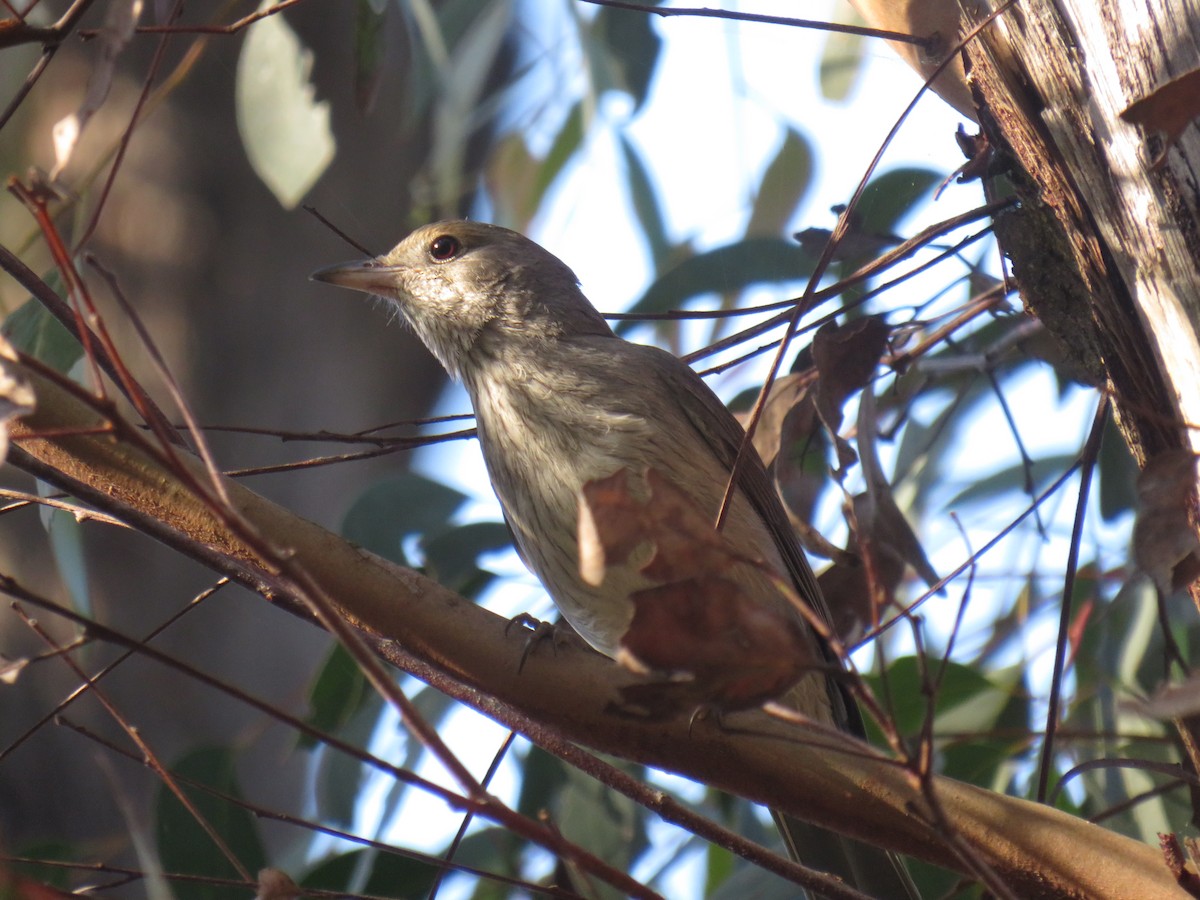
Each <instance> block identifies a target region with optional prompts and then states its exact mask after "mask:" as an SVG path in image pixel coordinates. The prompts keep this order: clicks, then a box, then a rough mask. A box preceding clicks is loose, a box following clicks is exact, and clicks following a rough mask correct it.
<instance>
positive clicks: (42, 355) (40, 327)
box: [0, 297, 83, 372]
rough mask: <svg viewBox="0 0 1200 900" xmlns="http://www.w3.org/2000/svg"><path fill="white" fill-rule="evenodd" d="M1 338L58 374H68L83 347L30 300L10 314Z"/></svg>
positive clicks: (0, 330)
mask: <svg viewBox="0 0 1200 900" xmlns="http://www.w3.org/2000/svg"><path fill="white" fill-rule="evenodd" d="M0 334H2V335H3V336H4V337H6V338H8V339H9V341H10V342H11V343H12V345H13V346H14V347H16V348H17V349H18V350H21V351H24V352H25V353H28V354H29V355H30V356H32V357H35V358H36V359H39V360H41V361H42V362H44V363H45V364H46V365H48V366H50V367H51V368H52V369H54V370H55V371H58V372H69V371H70V370H71V367H72V366H74V365H75V363H77V362H78V361H79V360H80V359H82V358H83V346H82V345H81V344H80V343H79V341H77V340H75V337H74V336H73V335H72V334H71V332H69V331H67V329H66V328H65V327H64V326H63V324H62V323H61V322H59V321H58V319H56V318H54V316H52V315H50V313H49V311H48V310H47V309H46V307H44V306H42V304H41V303H39V302H38V301H37V300H35V299H33V298H32V297H31V298H29V299H28V300H26V301H25V302H24V303H22V304H21V305H20V306H19V307H18V308H17V309H16V310H15V311H14V312H12V313H10V314H9V315H8V317H7V318H6V319H5V320H4V324H3V326H0Z"/></svg>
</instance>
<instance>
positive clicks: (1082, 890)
mask: <svg viewBox="0 0 1200 900" xmlns="http://www.w3.org/2000/svg"><path fill="white" fill-rule="evenodd" d="M31 380H32V381H33V382H34V387H35V390H36V392H37V395H38V404H39V406H38V411H37V413H36V414H34V415H32V416H30V417H29V418H28V419H26V420H25V421H23V422H21V423H18V424H17V426H16V428H15V429H14V434H13V437H14V440H15V443H16V446H17V447H19V448H20V452H19V453H18V454H17V455H16V458H15V459H14V461H15V462H17V464H18V465H22V466H24V467H26V468H29V469H31V470H35V471H36V472H37V474H39V475H41V476H43V477H47V476H49V477H52V478H53V480H54V481H55V483H56V484H57V485H58V486H59V487H63V488H65V489H69V490H71V491H72V492H73V493H76V494H78V495H79V496H81V497H83V498H84V499H86V500H88V501H89V502H92V503H94V504H96V505H97V506H99V507H101V508H103V509H104V510H105V511H106V512H110V513H113V514H116V515H118V516H120V517H121V518H123V519H125V520H126V521H129V522H130V523H131V524H133V525H134V526H135V527H138V528H139V529H141V530H143V531H145V532H146V533H148V534H150V535H152V536H154V537H156V538H158V539H160V540H162V541H164V542H166V543H168V544H170V545H171V546H174V547H177V548H179V549H180V550H181V551H183V552H186V553H188V554H189V555H191V556H193V557H196V558H198V559H201V560H203V561H204V562H205V563H207V564H209V565H211V566H212V567H213V568H215V569H217V570H219V571H221V572H224V573H227V574H230V575H232V576H234V577H236V578H238V579H239V580H241V581H243V582H246V583H249V584H251V585H253V586H255V587H257V588H259V589H261V590H263V591H264V592H265V593H267V594H268V595H272V594H274V595H276V596H281V595H280V592H279V585H278V582H277V579H276V576H275V575H274V573H272V572H271V571H270V570H269V569H267V568H264V567H263V566H262V565H260V563H259V561H258V560H257V558H256V556H255V554H254V553H253V552H251V551H250V550H249V549H248V548H247V547H245V546H244V545H242V544H241V543H240V542H239V541H237V540H236V538H234V537H233V535H232V534H231V533H230V532H229V530H228V529H227V528H225V527H224V526H223V525H222V524H221V522H220V521H219V520H218V518H217V517H216V516H215V515H214V514H213V513H212V511H211V510H210V509H208V508H207V507H206V506H205V505H204V504H203V503H202V502H201V501H199V500H198V499H196V498H195V497H194V496H192V494H191V493H190V492H189V491H188V490H187V489H186V488H185V486H184V485H183V483H182V482H181V481H179V480H178V479H177V478H175V477H174V476H173V475H172V474H171V473H170V472H168V471H166V470H165V469H163V468H161V467H160V466H159V465H157V463H155V462H154V461H153V460H152V459H150V458H149V457H148V456H146V455H145V454H143V453H141V452H140V451H138V450H135V449H133V448H131V447H127V446H125V445H122V444H121V443H118V442H117V441H115V440H114V439H113V438H111V437H109V436H104V435H97V434H95V433H94V432H95V430H96V426H97V425H98V424H99V418H98V415H97V414H96V413H94V412H92V411H91V410H89V409H88V408H87V407H86V406H85V405H84V404H83V403H82V402H80V401H79V400H78V399H76V398H74V397H72V396H71V395H70V394H68V393H67V392H66V391H64V390H63V389H61V388H60V387H58V386H57V385H55V384H54V383H52V382H49V381H47V380H45V379H43V378H41V377H38V376H36V375H31ZM72 430H74V431H76V432H88V431H90V432H93V433H91V434H83V433H77V434H75V435H70V434H69V433H70V432H71V431H72ZM50 432H53V433H54V434H56V435H58V436H57V437H53V438H46V437H39V436H38V435H39V433H42V434H46V433H50ZM189 464H190V465H194V466H195V470H196V471H195V477H196V478H203V477H204V473H203V471H202V469H201V467H200V465H199V463H198V462H189ZM226 490H227V491H228V492H229V496H230V499H231V502H232V503H233V504H234V505H235V506H236V507H237V509H238V510H239V511H240V513H241V514H242V515H244V516H245V517H246V518H247V519H248V520H249V521H250V522H252V523H253V524H254V525H255V526H256V527H257V528H258V529H259V530H260V532H261V533H262V534H265V535H268V536H270V538H271V539H272V540H273V542H274V544H275V546H277V547H280V548H285V549H286V550H288V551H290V553H291V554H292V558H293V559H294V560H295V561H296V562H297V563H298V564H300V565H303V566H304V567H306V568H307V570H308V572H309V573H310V574H311V576H312V578H313V579H315V580H316V581H317V582H318V583H320V584H321V586H322V587H323V589H324V590H325V591H326V592H327V593H328V594H329V595H330V596H332V597H334V598H336V599H337V600H338V602H339V604H340V605H341V608H342V610H343V612H344V613H345V615H346V617H347V618H348V619H349V620H350V621H352V622H354V623H355V624H357V625H359V626H360V627H361V628H363V629H364V630H365V631H367V632H368V633H370V634H372V635H375V636H376V637H377V638H379V639H382V640H384V641H392V642H395V646H396V648H397V650H398V651H399V652H398V653H397V654H396V655H397V657H398V658H402V659H403V658H408V659H411V661H412V663H413V664H412V665H410V668H412V669H414V670H417V671H421V670H426V671H428V670H431V669H432V670H434V671H440V672H444V673H449V674H450V675H452V676H454V678H456V679H458V680H459V681H461V683H462V687H461V689H460V690H459V691H458V692H457V693H458V694H459V696H460V697H461V698H462V699H464V700H465V701H466V702H470V703H472V705H474V706H475V707H476V708H477V709H480V710H481V711H482V712H484V713H485V714H487V715H489V716H492V717H493V718H496V719H498V720H500V721H502V722H505V723H506V724H514V725H519V724H521V722H522V721H523V719H524V717H528V718H529V719H532V720H534V721H536V722H538V723H540V724H541V725H542V726H543V727H545V728H548V729H551V730H552V731H554V732H557V733H558V734H560V735H562V736H563V738H565V739H567V740H570V741H575V742H578V743H581V744H585V745H587V746H590V747H593V748H595V749H597V750H600V751H603V752H607V753H612V754H615V755H618V756H622V757H625V758H627V759H632V760H635V761H637V762H640V763H643V764H647V765H652V766H656V767H658V768H661V769H665V770H669V771H673V772H679V773H682V774H684V775H687V776H689V777H692V778H695V779H697V780H699V781H702V782H705V783H708V784H711V785H714V786H716V787H719V788H721V789H724V790H728V791H730V792H733V793H736V794H739V795H742V796H745V797H748V798H750V799H752V800H755V801H758V802H762V803H769V804H770V805H771V806H773V807H777V808H780V809H782V810H784V811H786V812H788V813H789V814H792V815H796V816H798V817H800V818H804V819H808V820H811V821H814V822H817V823H819V824H821V825H824V826H827V827H831V828H834V829H837V830H839V831H842V832H844V833H846V834H850V835H853V836H857V837H860V838H863V839H866V840H869V841H871V842H873V843H878V844H880V845H883V846H886V847H890V848H893V849H896V850H900V851H902V852H905V853H909V854H912V855H914V856H917V857H920V858H922V859H926V860H929V861H931V862H934V863H937V864H940V865H944V866H947V867H949V868H954V869H961V866H962V864H961V863H960V862H959V861H958V856H957V855H956V854H955V853H954V852H953V851H952V850H951V849H950V848H949V847H948V845H947V841H946V840H944V839H943V835H941V834H939V833H938V832H936V831H935V830H934V829H933V828H931V827H930V826H928V825H927V824H924V823H925V822H926V821H928V817H927V816H924V815H922V813H921V811H922V810H924V809H925V808H926V801H925V799H924V797H923V796H922V791H921V789H920V787H919V785H917V784H916V783H915V782H914V780H913V779H912V778H911V777H910V776H909V774H908V773H906V772H904V771H903V770H901V769H900V768H899V767H898V766H896V765H895V764H894V763H892V762H889V761H887V760H884V759H881V758H879V757H878V756H877V755H875V753H874V752H873V751H867V750H866V749H865V748H863V747H862V746H861V745H858V744H857V743H856V742H854V741H853V740H852V739H850V738H848V737H845V736H840V735H830V734H829V733H827V732H825V731H823V730H819V729H817V728H815V727H811V728H810V727H804V726H796V725H785V724H782V723H779V722H775V721H772V720H770V719H768V718H767V717H766V716H763V715H761V714H758V713H754V714H739V715H736V716H733V717H730V718H729V720H728V721H727V723H726V724H727V728H726V729H722V728H719V727H717V726H716V725H714V724H713V723H711V722H709V721H700V722H697V723H696V724H695V725H692V726H690V727H689V723H688V722H687V721H686V720H685V719H681V720H679V721H673V722H645V721H639V720H630V719H627V718H622V717H620V716H617V715H614V714H613V713H612V712H611V709H610V705H611V703H612V701H613V700H614V698H615V697H616V696H617V693H618V691H619V689H620V688H621V687H622V686H625V685H628V684H630V683H631V681H632V676H631V675H629V674H628V673H626V672H624V671H623V670H622V669H619V668H618V667H617V666H615V665H614V664H613V663H612V662H610V661H609V660H607V659H605V658H603V657H600V656H598V655H597V654H595V653H593V652H591V651H588V650H584V649H582V648H570V647H568V648H563V649H562V650H560V652H558V653H556V654H555V653H537V654H534V655H533V656H532V657H531V658H530V660H529V661H528V663H527V664H526V666H525V668H524V670H523V671H521V670H519V666H518V663H519V660H520V656H521V652H522V649H523V644H524V641H523V639H522V638H521V637H520V636H519V635H509V634H507V633H506V632H507V622H506V621H505V620H504V619H502V618H500V617H499V616H496V615H494V614H492V613H489V612H487V611H486V610H483V609H480V608H479V607H477V606H475V605H474V604H472V603H470V602H468V601H466V600H464V599H463V598H461V597H459V596H457V595H455V594H453V593H451V592H450V591H448V590H446V589H445V588H443V587H441V586H440V585H438V584H436V583H435V582H432V581H430V580H428V579H426V578H424V577H422V576H421V575H419V574H418V573H416V572H413V571H410V570H407V569H400V568H397V567H395V566H391V565H389V564H387V563H385V562H384V561H382V560H380V559H378V558H376V557H373V556H370V555H368V554H365V553H364V552H362V551H361V550H359V549H358V548H356V547H354V546H352V545H350V544H348V543H347V542H345V541H344V540H342V539H341V538H339V537H337V536H336V535H334V534H331V533H329V532H327V531H325V530H324V529H322V528H319V527H318V526H316V525H314V524H312V523H311V522H307V521H305V520H303V519H300V518H298V517H296V516H294V515H292V514H291V513H289V512H288V511H287V510H285V509H282V508H281V507H279V506H276V505H274V504H272V503H270V502H269V501H267V500H264V499H263V498H261V497H259V496H257V495H256V494H254V493H252V492H250V491H248V490H246V489H244V488H243V487H241V486H240V485H238V484H236V483H233V482H230V483H228V484H227V485H226ZM281 599H285V598H283V597H282V596H281ZM933 787H934V790H936V793H937V798H938V800H939V802H940V806H941V812H942V814H943V816H944V818H945V821H946V823H947V826H948V827H949V828H951V829H952V830H953V832H954V834H955V837H956V840H957V841H958V842H959V843H960V844H965V845H966V846H968V847H970V848H971V849H972V851H973V852H975V853H976V854H977V855H978V856H979V857H980V858H981V859H983V860H985V861H986V862H987V863H988V864H989V865H990V866H992V867H993V868H994V869H995V870H996V871H997V872H998V873H999V874H1000V876H1001V877H1002V878H1003V879H1004V880H1005V882H1006V883H1007V884H1009V885H1010V886H1011V887H1012V889H1013V890H1014V892H1016V893H1017V894H1018V895H1019V896H1022V897H1029V898H1039V897H1089V898H1100V900H1103V898H1109V897H1111V898H1116V897H1130V896H1137V897H1140V898H1158V897H1163V898H1166V897H1181V896H1184V895H1183V894H1182V892H1181V891H1180V890H1179V889H1178V888H1177V887H1176V885H1175V884H1174V882H1173V880H1172V878H1171V876H1170V874H1169V872H1168V871H1167V870H1166V868H1165V867H1164V866H1163V865H1162V862H1161V858H1160V856H1159V854H1158V852H1157V851H1156V850H1154V849H1153V848H1150V847H1148V846H1146V845H1143V844H1141V843H1139V842H1137V841H1133V840H1130V839H1128V838H1124V837H1121V836H1119V835H1116V834H1113V833H1111V832H1108V831H1105V830H1104V829H1101V828H1098V827H1096V826H1093V825H1090V824H1088V823H1086V822H1084V821H1082V820H1079V819H1076V818H1074V817H1071V816H1068V815H1066V814H1064V813H1061V812H1058V811H1057V810H1054V809H1051V808H1049V807H1045V806H1040V805H1037V804H1033V803H1029V802H1026V801H1022V800H1019V799H1016V798H1013V797H1007V796H1004V795H1001V794H996V793H992V792H990V791H986V790H982V789H980V788H976V787H973V786H970V785H966V784H961V783H958V782H954V781H951V780H949V779H942V778H937V779H934V782H933Z"/></svg>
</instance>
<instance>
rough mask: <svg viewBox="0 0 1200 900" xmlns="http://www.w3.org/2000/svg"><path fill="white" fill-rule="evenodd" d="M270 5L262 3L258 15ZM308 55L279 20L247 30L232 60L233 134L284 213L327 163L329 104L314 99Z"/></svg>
mask: <svg viewBox="0 0 1200 900" xmlns="http://www.w3.org/2000/svg"><path fill="white" fill-rule="evenodd" d="M274 5H275V0H263V2H262V3H260V4H259V7H258V8H259V10H263V9H269V8H270V7H272V6H274ZM311 72H312V53H311V52H310V51H309V50H308V49H307V48H306V47H305V46H304V45H303V44H301V43H300V39H299V38H298V37H297V36H296V33H295V32H294V31H292V29H291V28H290V27H289V26H288V24H287V22H286V21H285V19H284V17H283V16H282V15H274V16H268V17H267V18H265V19H260V20H259V21H257V22H255V23H254V24H253V25H251V26H250V28H249V29H248V33H247V35H246V40H245V43H244V44H243V45H242V52H241V56H240V57H239V58H238V67H237V83H236V85H235V88H234V100H235V104H236V108H237V123H238V133H239V134H240V135H241V137H242V146H244V147H245V149H246V155H247V157H249V159H250V165H251V166H252V167H253V169H254V172H255V174H257V175H258V177H259V178H260V179H261V180H262V182H263V184H265V185H266V186H267V187H268V188H269V189H270V191H271V193H272V194H274V195H275V199H276V200H278V201H279V203H280V205H281V206H283V208H284V209H292V208H293V207H295V206H296V204H297V203H299V202H300V200H301V198H303V197H304V195H305V194H306V193H308V190H309V188H311V187H312V186H313V185H314V184H315V183H316V181H317V179H318V178H320V177H321V174H322V173H323V172H324V171H325V169H326V168H327V167H328V166H329V163H330V162H332V161H333V157H334V153H335V151H336V143H335V141H334V138H333V132H332V131H331V130H330V128H329V104H328V103H325V102H317V101H316V100H315V99H314V89H313V85H312V82H311V81H310V80H309V76H310V74H311Z"/></svg>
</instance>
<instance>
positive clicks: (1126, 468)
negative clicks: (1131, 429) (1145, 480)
mask: <svg viewBox="0 0 1200 900" xmlns="http://www.w3.org/2000/svg"><path fill="white" fill-rule="evenodd" d="M1096 466H1097V468H1096V471H1097V475H1098V476H1099V486H1100V490H1099V494H1100V515H1101V516H1103V517H1104V520H1105V521H1106V522H1111V521H1112V520H1113V519H1115V518H1117V517H1118V516H1121V515H1124V514H1125V513H1128V512H1132V510H1133V508H1134V504H1135V503H1136V502H1137V477H1138V468H1137V463H1135V462H1134V461H1133V456H1132V454H1130V452H1129V446H1128V445H1127V444H1126V443H1125V438H1123V437H1122V436H1121V432H1120V431H1119V430H1118V429H1117V425H1116V423H1115V422H1114V421H1113V418H1112V416H1109V417H1108V421H1107V422H1105V424H1104V437H1103V439H1102V440H1101V443H1100V455H1099V457H1098V458H1097V460H1096Z"/></svg>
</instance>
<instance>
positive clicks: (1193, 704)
mask: <svg viewBox="0 0 1200 900" xmlns="http://www.w3.org/2000/svg"><path fill="white" fill-rule="evenodd" d="M1121 707H1122V709H1125V710H1129V711H1131V712H1136V713H1139V714H1140V715H1143V716H1145V717H1146V718H1148V719H1159V720H1161V721H1163V722H1168V721H1170V720H1172V719H1186V718H1190V717H1192V716H1197V715H1200V673H1195V672H1193V673H1192V674H1191V675H1190V676H1188V677H1187V678H1185V679H1184V680H1183V681H1181V682H1179V683H1178V684H1164V685H1162V686H1160V687H1159V688H1158V689H1157V690H1156V691H1155V692H1154V694H1153V695H1152V696H1151V697H1149V698H1147V699H1145V700H1129V701H1126V702H1124V703H1122V704H1121Z"/></svg>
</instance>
